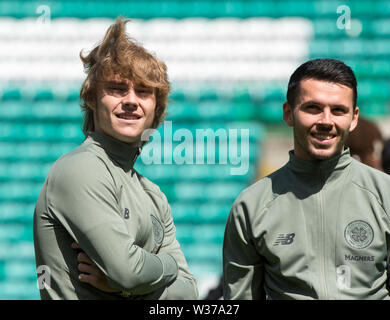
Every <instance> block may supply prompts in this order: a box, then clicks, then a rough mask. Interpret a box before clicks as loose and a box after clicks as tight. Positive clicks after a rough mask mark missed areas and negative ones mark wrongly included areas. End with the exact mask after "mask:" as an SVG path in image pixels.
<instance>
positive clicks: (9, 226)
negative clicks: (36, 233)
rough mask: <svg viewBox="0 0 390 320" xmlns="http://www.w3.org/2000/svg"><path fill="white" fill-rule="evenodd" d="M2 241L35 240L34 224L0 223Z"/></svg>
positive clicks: (0, 238)
mask: <svg viewBox="0 0 390 320" xmlns="http://www.w3.org/2000/svg"><path fill="white" fill-rule="evenodd" d="M0 241H1V242H6V243H7V242H8V243H9V242H19V241H33V230H32V224H30V223H29V224H20V223H6V224H2V225H0Z"/></svg>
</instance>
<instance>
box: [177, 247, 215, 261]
mask: <svg viewBox="0 0 390 320" xmlns="http://www.w3.org/2000/svg"><path fill="white" fill-rule="evenodd" d="M181 248H182V250H183V253H184V255H185V257H186V259H187V261H188V262H189V263H191V262H192V261H197V262H201V261H205V262H214V263H222V245H220V244H183V245H181Z"/></svg>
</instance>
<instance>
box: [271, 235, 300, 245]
mask: <svg viewBox="0 0 390 320" xmlns="http://www.w3.org/2000/svg"><path fill="white" fill-rule="evenodd" d="M294 237H295V233H286V234H283V233H281V234H279V236H278V238H277V239H276V241H275V243H274V246H278V245H280V244H281V245H282V246H285V245H288V244H292V243H293V241H294Z"/></svg>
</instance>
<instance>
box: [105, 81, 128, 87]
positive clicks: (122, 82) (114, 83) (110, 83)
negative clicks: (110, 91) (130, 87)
mask: <svg viewBox="0 0 390 320" xmlns="http://www.w3.org/2000/svg"><path fill="white" fill-rule="evenodd" d="M106 84H107V85H123V86H126V85H127V83H126V82H125V81H106Z"/></svg>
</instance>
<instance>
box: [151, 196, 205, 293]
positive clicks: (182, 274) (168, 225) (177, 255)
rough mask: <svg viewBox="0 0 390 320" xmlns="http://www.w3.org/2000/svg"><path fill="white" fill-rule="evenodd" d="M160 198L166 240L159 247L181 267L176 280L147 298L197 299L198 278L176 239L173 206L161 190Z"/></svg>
mask: <svg viewBox="0 0 390 320" xmlns="http://www.w3.org/2000/svg"><path fill="white" fill-rule="evenodd" d="M159 198H161V199H162V204H163V205H162V209H161V210H162V216H161V219H162V223H163V224H164V240H163V243H162V245H161V247H160V249H159V254H169V255H170V256H172V257H173V258H174V259H175V261H176V263H177V265H178V268H179V271H178V276H177V278H176V280H175V281H174V282H172V283H171V284H169V285H168V286H166V287H165V288H162V289H160V292H156V293H155V294H153V295H152V296H149V297H146V299H160V300H162V299H164V300H196V299H197V298H198V288H197V284H196V279H195V277H194V276H193V275H192V273H191V272H190V269H189V267H188V264H187V261H186V259H185V257H184V254H183V252H182V250H181V248H180V244H179V242H178V241H177V239H176V228H175V225H174V222H173V217H172V214H171V208H170V206H169V204H168V201H167V199H166V197H165V195H164V194H163V193H162V192H161V191H160V192H159Z"/></svg>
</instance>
